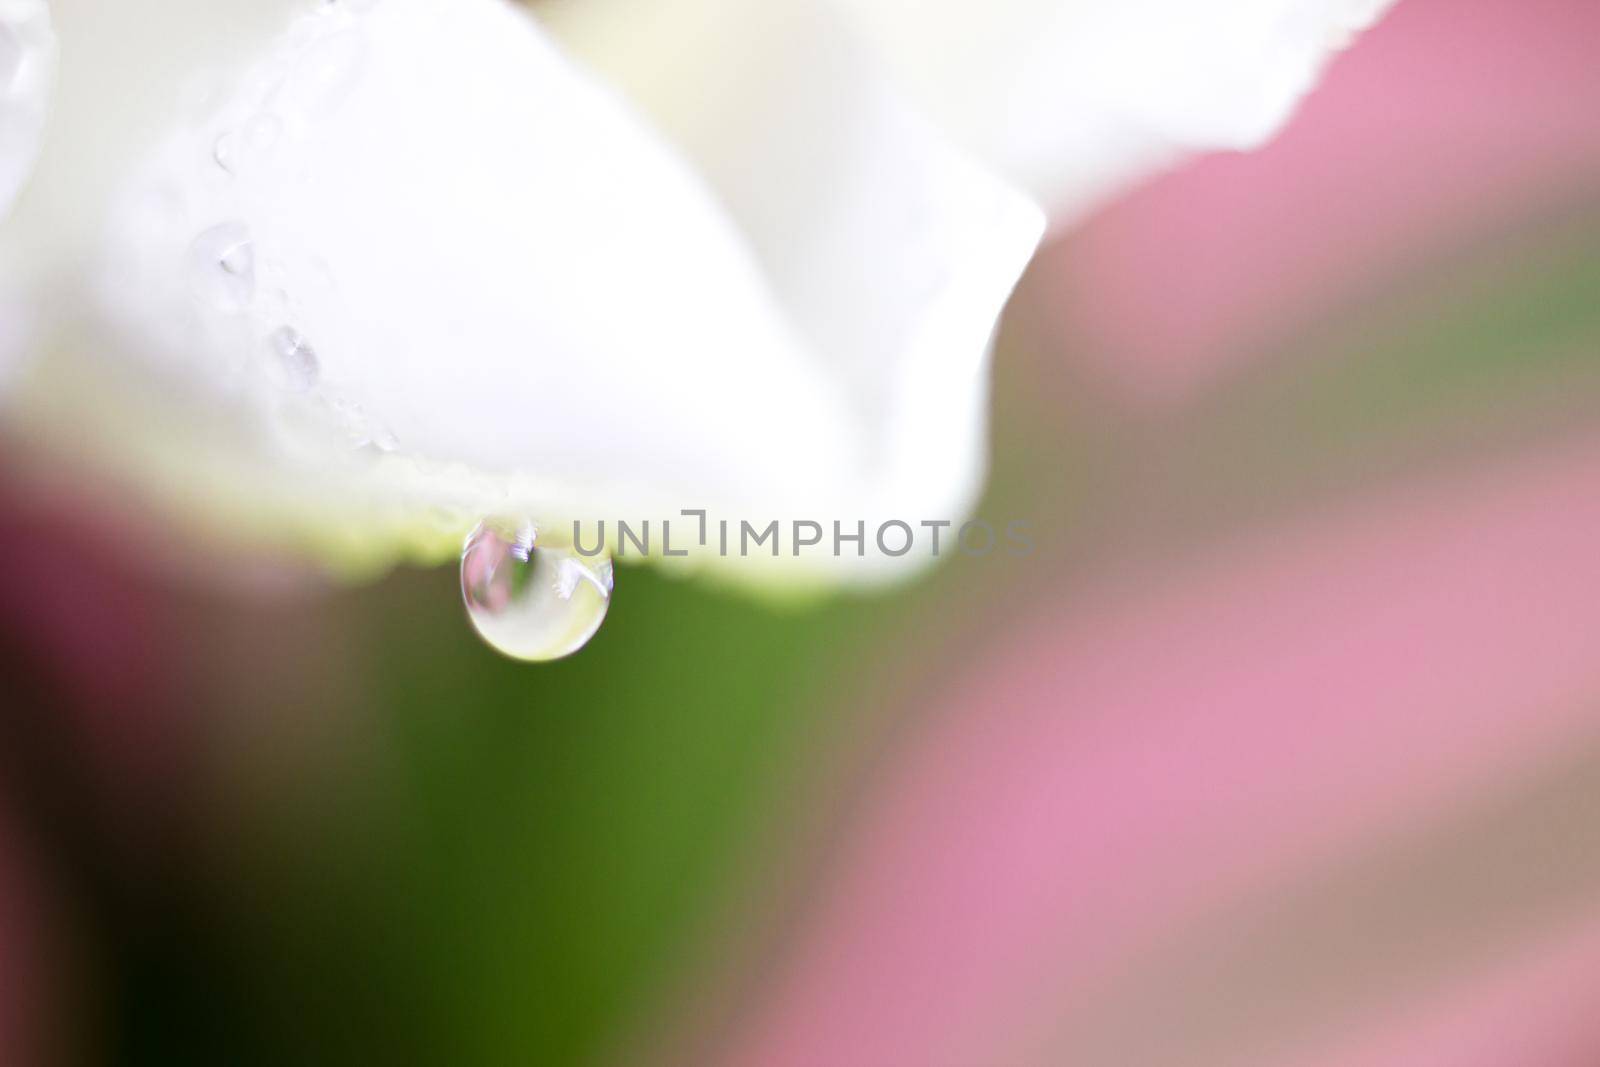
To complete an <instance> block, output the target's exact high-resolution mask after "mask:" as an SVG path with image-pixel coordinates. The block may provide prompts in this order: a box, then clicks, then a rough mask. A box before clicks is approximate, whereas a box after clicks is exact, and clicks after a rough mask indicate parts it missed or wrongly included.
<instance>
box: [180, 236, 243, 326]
mask: <svg viewBox="0 0 1600 1067" xmlns="http://www.w3.org/2000/svg"><path fill="white" fill-rule="evenodd" d="M188 266H189V288H190V289H191V290H192V291H193V292H194V295H195V296H196V297H198V298H199V299H200V301H201V302H202V303H204V304H205V305H206V306H207V307H210V308H212V309H213V310H215V311H222V312H238V311H244V310H245V309H247V308H248V307H249V306H250V305H251V303H253V302H254V301H255V298H256V253H255V246H254V245H253V244H252V243H251V241H250V231H249V230H248V229H246V228H245V226H244V225H243V224H242V223H237V222H225V223H223V224H222V225H221V226H213V227H212V228H211V229H209V230H207V231H206V232H205V233H202V234H201V235H200V236H199V237H196V238H195V239H194V243H193V244H191V245H190V246H189V264H188Z"/></svg>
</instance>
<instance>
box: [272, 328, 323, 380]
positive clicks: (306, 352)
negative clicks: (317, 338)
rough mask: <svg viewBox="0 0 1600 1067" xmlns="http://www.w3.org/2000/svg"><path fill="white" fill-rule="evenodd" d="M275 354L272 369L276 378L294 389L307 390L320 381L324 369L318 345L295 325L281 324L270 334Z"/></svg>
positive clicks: (273, 376)
mask: <svg viewBox="0 0 1600 1067" xmlns="http://www.w3.org/2000/svg"><path fill="white" fill-rule="evenodd" d="M267 349H268V351H269V353H270V354H271V356H272V362H271V364H270V372H271V375H272V378H273V380H274V381H276V382H277V383H278V385H279V386H280V387H282V388H284V389H287V390H289V391H290V392H294V393H304V392H306V391H307V390H309V389H311V388H312V387H313V386H315V385H316V384H317V378H318V377H319V376H320V375H321V373H322V367H321V364H320V363H318V361H317V352H316V349H314V348H312V347H311V342H309V341H307V340H306V339H305V335H304V334H302V333H301V332H300V331H299V330H297V329H295V328H294V327H293V326H280V327H278V329H276V330H274V331H272V333H271V334H270V335H269V336H268V337H267Z"/></svg>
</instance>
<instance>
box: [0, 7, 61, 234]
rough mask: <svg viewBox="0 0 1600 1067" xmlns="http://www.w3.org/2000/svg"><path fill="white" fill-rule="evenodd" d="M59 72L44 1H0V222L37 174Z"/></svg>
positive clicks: (52, 32)
mask: <svg viewBox="0 0 1600 1067" xmlns="http://www.w3.org/2000/svg"><path fill="white" fill-rule="evenodd" d="M55 72H56V39H55V33H54V31H53V30H52V29H51V26H50V9H49V8H48V7H47V6H46V5H45V0H0V220H3V219H4V218H5V217H6V215H7V214H9V213H10V211H11V205H12V202H13V201H14V200H15V199H16V198H17V194H18V193H19V192H21V191H22V186H23V185H24V183H26V182H27V180H28V176H29V175H30V174H31V173H32V172H33V165H34V160H35V159H36V158H37V157H38V154H39V142H40V140H41V139H42V137H43V135H44V125H45V116H46V113H47V112H48V110H49V106H50V94H51V90H52V89H53V88H54V85H55Z"/></svg>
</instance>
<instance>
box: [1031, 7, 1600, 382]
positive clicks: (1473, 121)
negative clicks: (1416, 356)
mask: <svg viewBox="0 0 1600 1067" xmlns="http://www.w3.org/2000/svg"><path fill="white" fill-rule="evenodd" d="M1596 40H1600V4H1595V3H1592V2H1590V0H1404V2H1403V3H1401V4H1399V5H1398V6H1397V7H1396V8H1395V9H1394V11H1393V12H1392V13H1391V14H1390V15H1389V16H1388V17H1387V18H1385V19H1384V20H1383V21H1382V22H1380V23H1379V24H1378V26H1377V27H1376V28H1375V29H1373V30H1372V31H1371V32H1369V33H1368V34H1367V35H1366V36H1364V37H1363V38H1362V39H1361V40H1360V42H1359V44H1358V45H1357V46H1356V47H1355V48H1354V49H1352V50H1351V52H1350V53H1349V54H1348V55H1345V56H1342V57H1340V59H1339V60H1338V61H1337V62H1336V63H1335V64H1334V66H1333V68H1332V70H1331V72H1330V75H1329V77H1328V79H1327V80H1326V81H1325V82H1324V83H1323V85H1322V86H1321V87H1320V88H1319V89H1318V90H1317V91H1316V92H1315V93H1314V94H1313V95H1312V96H1311V98H1310V100H1309V101H1308V102H1307V103H1306V105H1305V107H1304V108H1303V110H1302V111H1301V113H1300V115H1299V116H1298V117H1297V118H1296V119H1295V121H1294V123H1293V124H1292V125H1291V127H1290V128H1289V129H1288V130H1287V131H1286V132H1285V133H1284V135H1283V136H1282V137H1280V138H1279V139H1278V140H1277V141H1276V142H1274V143H1273V144H1272V145H1270V146H1269V147H1268V148H1267V149H1265V150H1264V151H1262V152H1259V153H1254V154H1250V155H1219V156H1212V157H1209V158H1206V159H1203V160H1201V161H1199V162H1197V163H1195V164H1194V165H1191V166H1189V167H1187V168H1185V169H1184V170H1182V171H1181V172H1179V173H1177V174H1174V175H1171V176H1168V177H1166V178H1164V179H1162V180H1158V181H1156V182H1154V183H1152V184H1150V185H1148V186H1147V187H1145V188H1143V189H1140V190H1138V191H1136V192H1135V193H1133V194H1132V195H1130V196H1128V197H1127V198H1125V199H1124V200H1123V201H1121V202H1119V203H1117V204H1115V205H1113V206H1111V207H1110V208H1109V209H1107V210H1106V211H1104V212H1102V213H1101V214H1100V215H1099V216H1098V217H1097V218H1096V219H1095V220H1094V221H1092V222H1091V223H1090V224H1089V225H1088V226H1087V228H1085V229H1084V230H1083V231H1081V232H1080V233H1078V234H1075V235H1073V236H1072V237H1070V238H1069V239H1068V240H1066V241H1063V242H1061V243H1060V244H1058V245H1057V246H1056V247H1055V248H1054V249H1053V250H1052V251H1050V252H1048V253H1047V254H1046V257H1045V258H1044V259H1043V260H1042V261H1041V263H1040V264H1039V265H1038V268H1037V270H1036V278H1035V279H1034V282H1033V284H1032V285H1031V286H1030V290H1029V291H1030V292H1033V293H1035V294H1036V295H1037V296H1038V297H1039V298H1040V299H1041V300H1042V301H1047V302H1048V303H1049V304H1050V306H1051V310H1050V311H1049V312H1048V313H1047V314H1048V316H1049V319H1050V321H1049V322H1048V324H1047V325H1046V327H1045V328H1046V330H1047V331H1049V332H1051V333H1053V334H1054V335H1055V343H1054V344H1053V345H1051V347H1052V349H1054V350H1061V351H1073V352H1080V353H1081V355H1082V358H1084V359H1086V360H1089V361H1091V363H1092V370H1093V371H1094V373H1095V374H1096V375H1097V376H1098V377H1100V378H1101V379H1103V380H1105V381H1107V382H1109V383H1111V384H1113V385H1114V386H1116V387H1117V388H1118V389H1119V390H1121V391H1122V392H1123V393H1124V395H1126V396H1129V397H1130V398H1133V399H1137V400H1139V401H1142V402H1145V403H1173V402H1177V401H1180V400H1183V399H1184V398H1186V397H1188V396H1190V395H1191V394H1193V393H1194V392H1195V391H1196V390H1198V389H1201V388H1203V387H1204V386H1205V385H1207V384H1208V383H1210V382H1212V381H1214V380H1216V379H1217V377H1218V376H1219V375H1222V374H1223V373H1225V372H1226V371H1227V370H1228V369H1230V368H1232V367H1235V366H1237V365H1239V363H1240V362H1242V361H1244V360H1247V359H1249V358H1250V357H1251V356H1253V355H1255V354H1256V351H1257V349H1258V346H1261V345H1266V344H1272V343H1274V342H1276V341H1277V340H1278V339H1279V338H1280V337H1281V336H1283V335H1284V334H1285V332H1286V331H1288V330H1290V329H1292V328H1293V327H1295V326H1296V325H1298V324H1300V323H1303V322H1304V321H1305V320H1306V319H1307V318H1308V317H1312V316H1315V315H1317V314H1319V313H1322V312H1325V311H1326V310H1327V309H1329V308H1331V307H1334V306H1337V304H1338V303H1339V302H1340V301H1341V300H1343V299H1347V298H1349V297H1351V296H1353V295H1356V294H1358V293H1359V291H1360V289H1361V288H1362V287H1364V286H1370V285H1371V284H1372V281H1373V279H1374V278H1380V277H1382V276H1383V275H1384V274H1385V273H1386V272H1388V271H1392V270H1398V269H1401V268H1402V267H1403V266H1404V265H1405V264H1406V263H1407V262H1408V261H1416V260H1419V259H1423V258H1426V257H1428V256H1430V255H1435V254H1437V253H1438V252H1439V251H1440V250H1442V249H1444V248H1447V247H1449V246H1451V245H1454V244H1456V243H1458V242H1460V241H1462V240H1463V239H1466V238H1469V237H1470V236H1471V235H1473V234H1474V233H1485V232H1493V231H1494V230H1495V229H1497V228H1499V227H1503V226H1504V225H1506V224H1507V223H1508V222H1511V221H1514V220H1515V219H1517V218H1518V217H1520V216H1522V215H1524V214H1526V213H1527V212H1529V211H1538V210H1540V209H1541V206H1543V205H1552V204H1558V203H1559V202H1561V201H1562V200H1564V199H1567V198H1570V197H1573V196H1575V195H1579V194H1582V193H1587V192H1589V191H1592V190H1594V189H1595V188H1597V187H1600V107H1597V106H1596V101H1600V62H1596V60H1595V53H1594V42H1595V41H1596Z"/></svg>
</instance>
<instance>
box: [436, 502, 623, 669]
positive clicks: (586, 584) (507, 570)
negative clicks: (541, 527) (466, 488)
mask: <svg viewBox="0 0 1600 1067" xmlns="http://www.w3.org/2000/svg"><path fill="white" fill-rule="evenodd" d="M611 586H612V574H611V560H610V559H609V558H606V557H595V558H585V557H584V556H581V555H579V554H578V553H577V552H575V551H574V550H573V549H571V548H570V547H563V546H556V545H542V544H540V543H539V535H538V531H537V529H536V528H535V527H534V525H533V524H532V523H528V522H521V523H517V522H509V521H505V520H496V519H486V520H484V521H483V522H481V523H479V524H478V527H477V529H475V530H473V531H472V533H471V534H470V535H469V536H468V537H467V541H466V544H465V546H463V548H462V551H461V596H462V599H463V601H464V602H465V603H466V606H467V617H468V618H469V619H471V620H472V625H473V628H474V629H476V630H477V631H478V635H479V636H480V637H482V638H483V639H484V641H486V642H488V644H489V645H490V646H491V647H492V648H494V649H496V650H497V651H499V652H502V653H504V654H505V655H507V656H510V657H511V658H513V659H520V660H526V661H528V662H533V663H538V662H545V661H548V660H554V659H560V658H562V657H563V656H569V655H571V654H572V653H574V652H576V651H578V650H579V649H580V648H582V647H583V646H584V645H586V644H588V643H589V639H590V638H592V637H593V636H594V635H595V632H596V631H597V630H599V629H600V624H601V623H602V622H604V621H605V617H606V612H607V610H608V609H609V608H610V607H611Z"/></svg>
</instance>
